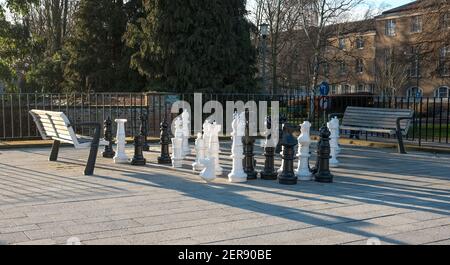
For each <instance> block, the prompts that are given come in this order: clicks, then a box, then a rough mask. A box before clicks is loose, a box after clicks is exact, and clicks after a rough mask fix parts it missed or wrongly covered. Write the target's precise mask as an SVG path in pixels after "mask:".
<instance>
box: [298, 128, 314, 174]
mask: <svg viewBox="0 0 450 265" xmlns="http://www.w3.org/2000/svg"><path fill="white" fill-rule="evenodd" d="M310 146H311V123H310V122H308V121H305V122H304V123H303V124H302V125H301V134H300V136H299V137H298V154H297V156H298V168H297V170H296V171H295V175H296V176H297V177H298V178H299V180H303V181H309V180H311V179H312V174H311V172H310V171H309V158H310V157H311V155H310V152H309V150H310Z"/></svg>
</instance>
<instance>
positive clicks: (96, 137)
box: [84, 125, 100, 176]
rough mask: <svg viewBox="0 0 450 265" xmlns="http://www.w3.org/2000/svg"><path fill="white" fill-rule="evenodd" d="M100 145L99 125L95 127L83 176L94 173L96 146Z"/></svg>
mask: <svg viewBox="0 0 450 265" xmlns="http://www.w3.org/2000/svg"><path fill="white" fill-rule="evenodd" d="M99 145H100V125H99V126H97V127H96V128H95V132H94V139H93V140H92V144H91V150H90V151H89V158H88V161H87V164H86V169H85V170H84V175H85V176H92V175H94V168H95V162H96V161H97V153H98V147H99Z"/></svg>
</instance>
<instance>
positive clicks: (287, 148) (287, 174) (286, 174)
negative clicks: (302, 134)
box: [278, 124, 297, 185]
mask: <svg viewBox="0 0 450 265" xmlns="http://www.w3.org/2000/svg"><path fill="white" fill-rule="evenodd" d="M287 127H288V126H287V124H285V125H284V126H283V137H282V138H281V146H282V147H283V171H282V172H281V174H280V175H279V176H278V180H279V182H280V184H283V185H295V184H297V176H295V173H294V157H295V151H294V147H295V146H296V145H297V139H295V137H294V136H292V134H291V133H290V132H288V128H287Z"/></svg>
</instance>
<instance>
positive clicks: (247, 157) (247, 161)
mask: <svg viewBox="0 0 450 265" xmlns="http://www.w3.org/2000/svg"><path fill="white" fill-rule="evenodd" d="M245 117H246V121H245V136H244V137H243V138H242V143H243V144H244V161H243V167H244V172H245V173H246V174H247V179H249V180H253V179H257V178H258V173H257V172H256V170H255V166H256V163H255V154H254V147H255V138H253V137H251V136H250V113H249V111H248V110H246V111H245Z"/></svg>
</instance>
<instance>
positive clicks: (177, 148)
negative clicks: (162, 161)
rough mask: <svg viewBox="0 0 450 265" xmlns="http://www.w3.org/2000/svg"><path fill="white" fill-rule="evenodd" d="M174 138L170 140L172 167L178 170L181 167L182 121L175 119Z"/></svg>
mask: <svg viewBox="0 0 450 265" xmlns="http://www.w3.org/2000/svg"><path fill="white" fill-rule="evenodd" d="M174 124H175V137H174V138H172V166H173V167H174V168H180V167H182V166H183V165H182V164H183V121H182V120H181V119H180V118H179V117H178V118H176V119H175V122H174Z"/></svg>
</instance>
